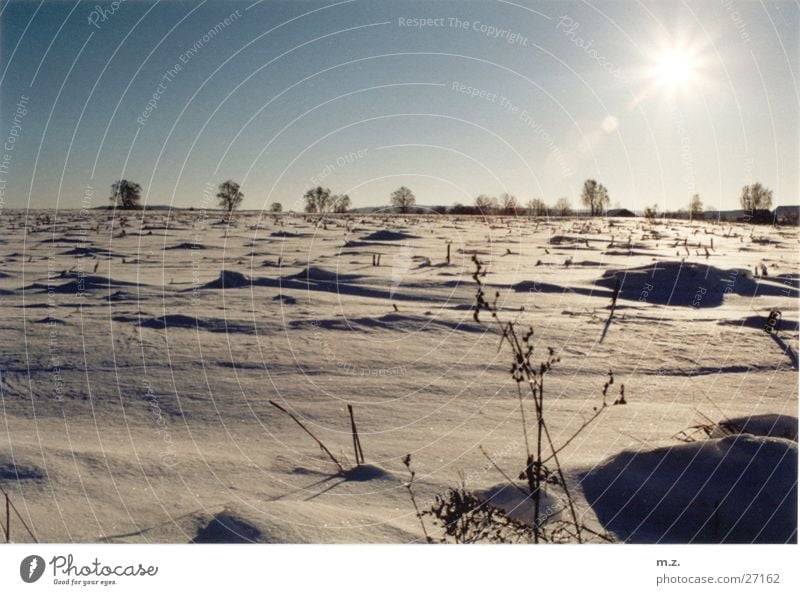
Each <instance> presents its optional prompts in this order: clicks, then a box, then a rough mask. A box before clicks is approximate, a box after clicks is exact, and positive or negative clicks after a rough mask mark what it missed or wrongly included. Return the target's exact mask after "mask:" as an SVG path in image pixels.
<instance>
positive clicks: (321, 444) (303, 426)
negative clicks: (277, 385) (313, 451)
mask: <svg viewBox="0 0 800 595" xmlns="http://www.w3.org/2000/svg"><path fill="white" fill-rule="evenodd" d="M269 404H270V405H272V406H273V407H275V408H276V409H278V410H279V411H283V412H284V413H285V414H286V415H288V416H289V417H291V418H292V420H293V421H294V422H295V423H296V424H297V425H298V426H300V427H301V428H303V431H305V433H306V434H308V435H309V436H311V437H312V438H313V439H314V441H315V442H316V443H317V444H319V446H320V448H321V449H322V450H323V451H324V452H325V454H326V455H328V457H330V459H331V461H333V463H334V465H336V467H337V468H338V469H339V473H344V467H342V464H341V463H340V462H339V461H338V460H337V459H336V457H335V456H333V453H332V452H331V451H329V450H328V447H327V446H325V445H324V444H323V443H322V441H321V440H320V439H319V438H317V437H316V436H314V434H313V433H312V432H311V430H309V429H308V428H307V427H305V425H303V422H301V421H300V420H299V419H297V417H295V416H294V414H292V413H289V412H288V411H286V409H284V408H283V407H281V406H280V405H278V404H277V403H276V402H275V401H269Z"/></svg>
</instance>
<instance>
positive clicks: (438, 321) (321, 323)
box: [289, 313, 491, 333]
mask: <svg viewBox="0 0 800 595" xmlns="http://www.w3.org/2000/svg"><path fill="white" fill-rule="evenodd" d="M469 321H470V322H465V321H463V320H462V321H458V320H446V319H444V318H432V317H427V316H416V315H411V314H398V313H392V314H384V315H383V316H376V317H368V316H364V317H359V318H327V319H324V320H314V321H310V320H308V321H307V320H293V321H291V322H289V328H292V329H304V328H309V329H310V328H321V329H323V330H339V331H351V330H360V331H368V330H386V331H393V332H400V333H417V332H422V331H437V330H441V329H446V330H450V331H462V332H467V333H488V332H491V330H490V329H488V328H486V327H483V326H481V325H478V324H474V323H472V322H471V321H472V318H471V317H470V318H469Z"/></svg>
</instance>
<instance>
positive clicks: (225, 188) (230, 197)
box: [217, 180, 244, 213]
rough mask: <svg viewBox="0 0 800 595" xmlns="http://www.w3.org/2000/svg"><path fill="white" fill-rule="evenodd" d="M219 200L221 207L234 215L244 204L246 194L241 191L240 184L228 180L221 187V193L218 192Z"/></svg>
mask: <svg viewBox="0 0 800 595" xmlns="http://www.w3.org/2000/svg"><path fill="white" fill-rule="evenodd" d="M217 198H218V199H219V206H220V207H222V208H223V209H225V210H226V211H228V213H232V212H233V211H235V210H236V209H238V208H239V206H240V205H241V204H242V200H244V193H243V192H242V191H241V190H240V189H239V184H237V183H236V182H234V181H233V180H226V181H224V182H222V184H220V185H219V192H217Z"/></svg>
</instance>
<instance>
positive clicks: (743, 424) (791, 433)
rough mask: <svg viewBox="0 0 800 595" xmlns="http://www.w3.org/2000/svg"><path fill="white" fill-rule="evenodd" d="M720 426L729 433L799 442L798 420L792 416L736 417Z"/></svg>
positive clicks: (764, 414) (766, 414)
mask: <svg viewBox="0 0 800 595" xmlns="http://www.w3.org/2000/svg"><path fill="white" fill-rule="evenodd" d="M719 426H720V427H721V428H722V429H723V430H725V431H726V432H728V433H735V434H752V435H753V436H771V437H772V438H786V439H787V440H794V441H795V442H797V418H796V417H792V416H791V415H780V414H776V413H763V414H761V415H751V416H749V417H735V418H733V419H726V420H725V421H721V422H719Z"/></svg>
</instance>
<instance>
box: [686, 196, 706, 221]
mask: <svg viewBox="0 0 800 595" xmlns="http://www.w3.org/2000/svg"><path fill="white" fill-rule="evenodd" d="M689 218H690V219H691V220H694V219H703V218H704V217H703V201H702V200H700V195H699V194H695V195H694V196H692V200H690V201H689Z"/></svg>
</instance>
